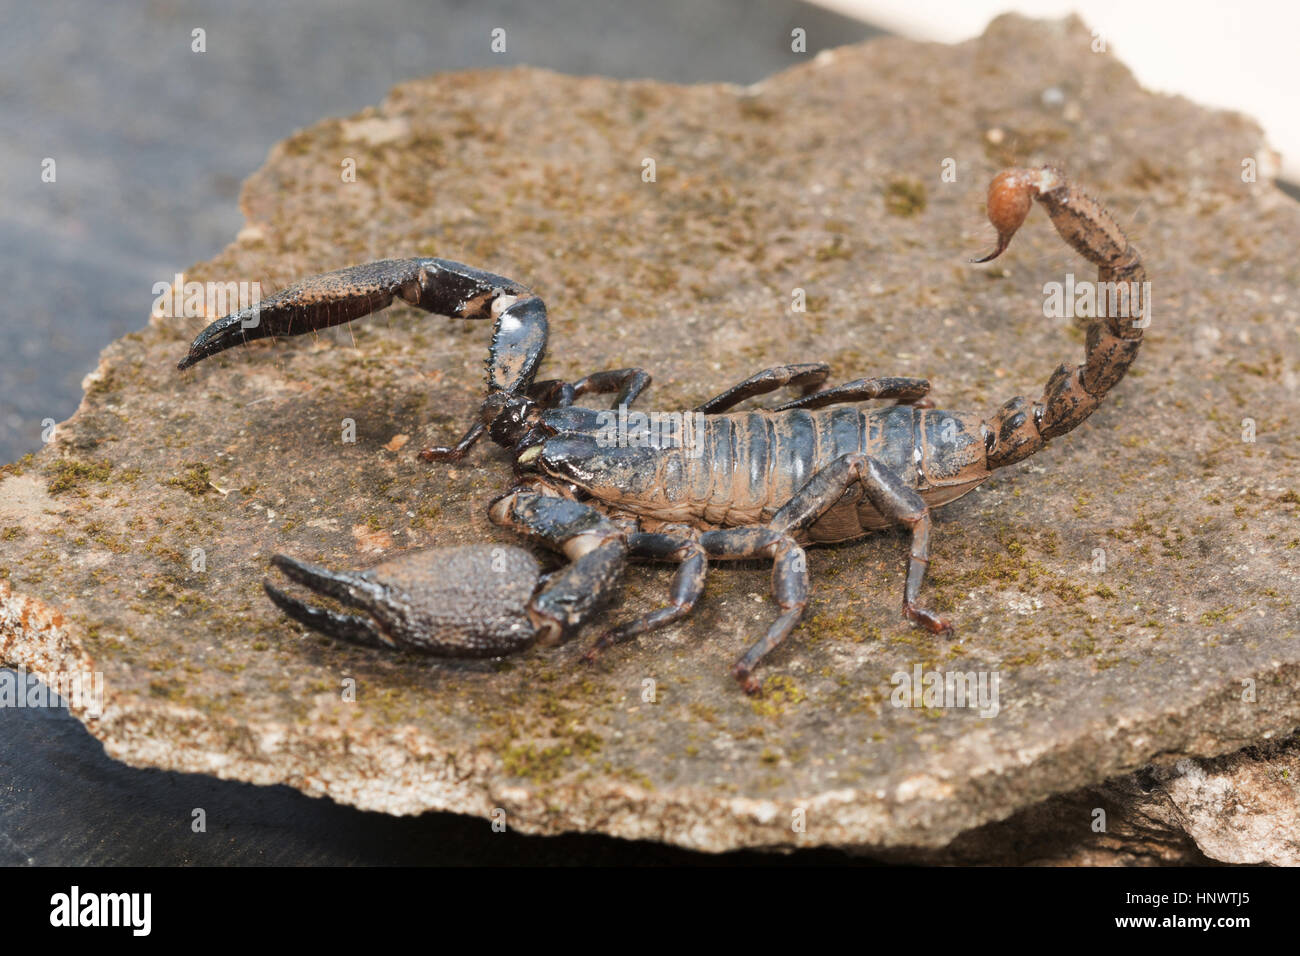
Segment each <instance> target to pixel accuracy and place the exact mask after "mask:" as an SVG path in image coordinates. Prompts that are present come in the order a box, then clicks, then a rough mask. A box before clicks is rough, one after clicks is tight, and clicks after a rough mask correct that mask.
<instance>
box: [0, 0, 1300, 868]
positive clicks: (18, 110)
mask: <svg viewBox="0 0 1300 956" xmlns="http://www.w3.org/2000/svg"><path fill="white" fill-rule="evenodd" d="M1072 10H1073V11H1076V12H1078V13H1079V14H1080V15H1081V16H1082V17H1083V18H1084V20H1085V21H1086V22H1087V23H1088V24H1089V25H1090V26H1091V27H1092V28H1094V29H1096V30H1099V31H1101V36H1102V37H1104V39H1105V41H1106V43H1107V48H1108V50H1110V51H1111V52H1113V53H1114V54H1115V55H1116V56H1118V57H1119V58H1120V59H1121V60H1122V61H1123V62H1124V63H1126V64H1127V65H1128V66H1129V67H1130V68H1131V69H1133V70H1134V72H1135V73H1136V75H1137V77H1138V79H1139V80H1140V81H1141V82H1142V83H1143V84H1144V85H1146V86H1147V87H1149V88H1151V89H1154V90H1157V91H1161V92H1169V93H1175V94H1183V95H1186V96H1188V97H1189V98H1191V99H1194V100H1196V101H1198V102H1201V103H1204V104H1207V105H1212V106H1219V107H1227V108H1232V109H1237V110H1240V111H1242V112H1245V113H1248V114H1250V115H1251V116H1253V117H1255V118H1256V119H1257V120H1259V121H1260V122H1261V123H1262V124H1263V125H1264V126H1265V128H1266V131H1267V134H1268V136H1269V139H1270V141H1271V142H1272V144H1273V146H1274V147H1275V148H1277V149H1278V150H1279V151H1281V152H1282V154H1283V175H1284V177H1287V178H1289V180H1290V181H1291V182H1292V183H1294V182H1300V111H1297V110H1296V108H1295V106H1294V96H1295V94H1296V92H1297V90H1300V83H1297V80H1298V79H1300V69H1298V68H1297V63H1296V53H1295V43H1296V37H1297V36H1300V4H1295V3H1284V2H1280V0H1278V2H1266V0H1259V2H1244V3H1238V4H1235V5H1233V6H1232V7H1231V8H1229V7H1227V6H1226V5H1224V4H1221V3H1212V2H1209V0H1186V2H1178V3H1172V2H1150V3H1142V2H1135V0H1128V2H1120V0H1074V2H1071V0H1021V2H1004V0H962V2H955V0H950V2H941V0H906V2H899V0H819V2H818V3H816V4H814V3H804V2H797V0H752V2H746V0H658V2H655V3H644V2H643V3H637V2H634V0H545V2H539V0H532V2H527V0H425V2H420V0H366V2H365V3H364V4H362V3H352V2H347V0H316V2H306V0H279V2H277V3H274V4H264V3H258V2H256V0H223V2H201V0H148V2H147V0H132V2H122V3H113V4H105V3H103V2H102V0H51V2H47V3H44V4H25V3H20V2H18V0H0V176H2V179H0V182H3V197H4V201H3V205H0V258H2V259H3V262H4V265H5V268H4V269H3V275H4V277H5V290H4V295H3V297H0V303H2V305H0V337H2V339H0V340H2V341H3V343H4V352H3V360H2V361H0V462H7V461H12V460H14V459H17V458H18V457H20V456H21V455H23V454H25V453H27V452H34V451H36V450H38V449H39V448H40V446H41V430H42V424H41V423H42V421H43V420H45V419H53V420H54V421H63V420H64V419H66V418H68V417H69V416H70V415H71V414H72V413H73V411H74V410H75V409H76V407H77V404H78V402H79V401H80V398H81V387H80V382H81V379H82V378H83V376H85V375H86V373H88V372H90V371H91V370H92V369H93V368H94V367H95V365H96V359H97V355H98V353H99V350H100V349H101V348H103V347H104V346H105V345H107V344H108V343H109V342H110V341H112V340H113V339H115V338H117V337H119V336H121V335H123V334H124V333H126V332H129V331H131V330H133V329H136V328H139V327H141V326H143V325H144V324H145V323H146V321H147V317H148V312H149V308H150V305H151V303H152V301H153V293H152V287H153V284H154V283H155V282H158V281H170V279H171V277H172V275H173V274H174V273H176V272H183V271H186V270H188V268H189V266H190V265H191V264H193V263H195V262H198V261H201V260H203V259H206V258H209V257H210V256H212V255H213V254H215V253H216V252H217V251H218V250H220V249H221V248H222V247H223V246H224V245H226V244H227V243H228V242H230V241H232V240H233V238H234V236H235V234H236V233H237V232H238V231H239V228H240V226H241V225H242V222H243V217H242V215H241V213H240V211H239V208H238V204H237V199H238V193H239V187H240V183H241V182H242V181H243V180H244V178H245V177H247V176H248V175H249V173H251V172H252V171H253V170H254V169H256V168H257V167H258V166H259V165H260V164H261V163H262V162H263V160H264V159H265V157H266V155H267V153H268V151H269V150H270V148H271V147H272V145H273V144H275V143H276V142H277V141H279V140H281V139H283V138H284V137H286V136H287V135H289V134H290V133H291V132H293V131H294V130H295V129H297V128H299V127H303V126H307V125H310V124H312V123H314V122H316V121H317V120H319V119H321V118H323V117H326V116H342V115H348V114H351V113H354V112H356V111H358V110H360V109H361V108H362V107H364V106H367V105H369V104H373V103H377V102H378V101H380V100H381V99H382V98H383V97H384V95H385V93H386V92H387V91H388V89H389V88H390V87H391V86H393V85H394V84H395V83H397V82H399V81H401V80H405V79H409V78H412V77H417V76H423V75H427V74H430V73H435V72H441V71H447V70H462V69H474V68H499V67H503V66H510V65H515V64H519V63H527V64H531V65H534V66H541V67H548V68H551V69H555V70H559V71H562V72H567V73H592V74H601V75H605V76H612V77H623V78H631V77H649V78H655V79H661V80H669V81H673V82H679V83H695V82H708V81H727V82H732V83H738V84H748V83H752V82H755V81H757V80H760V79H762V78H763V77H765V76H767V75H769V74H771V73H773V72H776V71H777V70H780V69H783V68H785V67H787V66H791V65H794V64H795V63H797V62H802V61H804V60H806V59H807V57H809V56H812V55H814V54H816V53H817V52H818V51H819V50H821V49H825V48H828V47H833V46H839V45H843V44H846V43H856V42H859V41H861V40H864V39H866V38H868V37H871V36H875V35H880V34H883V33H895V34H899V35H903V36H908V37H911V38H915V39H923V40H936V41H942V42H956V41H960V40H964V39H968V38H970V37H973V36H977V35H979V34H980V33H982V32H983V30H984V27H985V25H986V24H987V23H988V21H989V20H990V19H992V18H993V17H994V16H996V15H997V14H999V13H1003V12H1008V11H1017V12H1021V13H1025V14H1027V15H1031V16H1044V17H1059V16H1063V15H1065V14H1067V13H1069V12H1071V11H1072ZM498 26H502V27H505V28H506V29H507V31H508V34H509V37H510V44H509V50H508V52H507V53H505V54H495V53H492V52H491V51H490V50H489V47H488V42H487V41H488V37H489V36H490V33H491V30H492V29H493V28H494V27H498ZM196 28H201V29H203V30H204V31H205V34H206V37H205V40H206V52H205V53H203V54H202V55H195V54H194V53H192V52H191V49H190V45H191V32H192V31H193V30H194V29H196ZM795 28H802V29H804V30H805V31H806V36H807V53H806V54H796V53H794V52H792V51H791V43H790V36H791V31H792V30H794V29H795ZM46 158H52V159H54V160H55V163H56V170H57V182H56V183H53V184H51V183H46V182H42V179H41V167H42V162H43V161H44V160H45V159H46ZM1292 188H1293V189H1294V187H1292ZM1297 194H1298V195H1300V191H1297ZM167 371H168V370H166V369H163V370H160V372H159V374H166V373H167ZM2 546H3V545H0V547H2ZM195 806H203V807H206V808H208V820H209V833H208V834H206V835H205V836H204V837H203V838H200V839H197V840H196V839H193V838H192V837H193V835H192V834H190V831H189V827H188V821H189V813H190V809H191V808H192V807H195ZM755 858H756V857H755V856H754V855H750V854H733V855H729V856H726V857H722V858H709V857H702V856H700V855H696V854H691V853H688V852H686V851H681V850H675V849H668V848H665V847H659V846H652V845H629V844H625V843H621V842H619V841H614V840H610V839H606V838H601V837H562V838H552V839H542V838H530V837H524V836H519V835H516V834H493V833H491V832H490V830H489V828H488V827H487V825H486V824H485V823H483V822H482V821H481V820H478V819H465V818H459V817H456V816H453V815H450V814H428V815H425V816H423V817H420V818H416V819H391V818H387V817H384V816H382V815H379V814H367V813H361V812H359V811H355V810H351V809H349V808H346V807H341V806H336V805H334V804H331V803H328V802H326V801H322V800H313V799H309V798H307V797H304V796H302V795H301V794H299V793H297V792H296V791H292V790H289V789H288V788H285V787H269V788H258V787H252V786H248V785H243V784H234V783H225V782H221V781H215V780H211V779H208V778H205V777H199V776H191V775H183V774H171V773H163V772H160V771H151V770H132V769H129V768H126V767H124V766H121V765H119V764H116V763H115V762H113V761H112V760H109V759H108V758H107V757H106V756H105V755H104V753H103V750H102V748H101V747H100V745H99V744H98V743H97V742H96V741H95V740H94V739H93V738H91V737H90V736H89V735H88V734H87V733H86V732H85V731H84V729H83V728H82V727H81V725H80V724H79V723H77V722H76V721H75V720H73V719H72V718H71V717H70V716H69V715H68V714H67V712H66V711H64V710H59V709H44V710H41V709H27V708H22V709H0V864H6V865H31V864H36V865H40V864H80V863H97V864H113V863H136V864H148V863H161V864H180V863H196V864H204V863H206V864H217V863H223V862H238V863H257V862H265V863H385V862H393V863H414V862H429V863H460V862H466V863H468V862H479V863H482V862H487V863H507V862H534V863H565V862H609V863H614V862H629V861H639V862H682V861H708V860H710V859H716V860H717V861H718V862H734V861H735V860H737V859H741V860H747V861H748V860H752V859H755ZM782 859H783V860H784V861H785V862H795V863H798V862H810V861H813V862H831V861H838V860H843V859H846V858H844V857H842V856H840V855H839V854H837V853H834V852H832V851H825V852H822V851H812V852H808V853H801V854H796V855H794V856H793V857H788V858H782Z"/></svg>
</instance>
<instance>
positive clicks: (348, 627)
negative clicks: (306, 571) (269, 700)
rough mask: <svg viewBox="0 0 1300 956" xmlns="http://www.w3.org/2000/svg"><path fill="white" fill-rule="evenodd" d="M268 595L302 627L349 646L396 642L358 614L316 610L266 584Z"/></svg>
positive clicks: (384, 645)
mask: <svg viewBox="0 0 1300 956" xmlns="http://www.w3.org/2000/svg"><path fill="white" fill-rule="evenodd" d="M262 588H263V589H264V590H265V591H266V596H267V597H269V598H270V599H271V600H272V601H273V602H275V606H276V607H278V608H279V609H280V610H281V611H283V612H284V613H285V614H287V615H289V617H291V618H293V619H294V620H295V621H297V622H298V623H299V624H305V625H307V627H310V628H311V629H312V630H314V631H319V632H320V633H322V634H327V635H329V636H330V637H335V638H338V639H339V640H341V641H346V642H348V643H349V644H359V645H361V646H362V647H390V648H391V647H393V646H394V644H393V642H392V641H391V640H390V639H389V638H387V637H386V636H385V635H384V634H383V633H382V632H380V631H378V630H376V629H375V627H374V625H372V624H371V623H370V621H368V620H367V619H366V618H364V617H357V616H356V615H354V614H339V613H338V612H337V611H331V610H329V609H327V608H318V607H312V606H311V605H310V604H307V603H305V602H303V601H299V600H298V599H297V598H296V597H292V596H290V595H288V594H285V593H284V592H283V591H281V590H280V589H279V588H277V587H276V586H275V585H273V584H272V583H271V582H270V581H265V580H264V581H263V582H262Z"/></svg>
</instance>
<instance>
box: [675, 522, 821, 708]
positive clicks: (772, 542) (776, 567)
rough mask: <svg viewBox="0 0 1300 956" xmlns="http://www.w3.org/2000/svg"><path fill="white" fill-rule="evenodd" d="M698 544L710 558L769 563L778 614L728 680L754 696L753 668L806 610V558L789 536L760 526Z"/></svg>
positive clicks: (710, 535)
mask: <svg viewBox="0 0 1300 956" xmlns="http://www.w3.org/2000/svg"><path fill="white" fill-rule="evenodd" d="M700 544H701V545H703V547H704V550H705V551H707V552H708V554H709V556H710V557H714V558H722V559H727V560H740V559H744V558H771V559H772V597H773V598H775V599H776V603H777V606H778V607H779V608H780V609H781V613H780V615H779V616H778V617H777V619H776V620H775V621H773V622H772V624H771V626H770V627H768V629H767V633H766V634H764V635H763V636H762V637H761V638H759V639H758V640H757V641H755V642H754V644H753V645H752V646H751V647H750V648H749V650H747V651H745V653H744V654H743V655H741V658H740V660H738V661H736V664H735V666H734V667H732V669H731V676H732V677H734V678H736V680H737V681H739V682H740V686H741V687H743V688H744V689H745V693H746V694H758V693H759V692H760V691H761V690H762V685H761V684H760V683H759V682H758V679H757V678H755V677H754V676H753V670H754V668H755V667H756V666H757V665H758V662H759V661H761V660H762V659H763V657H764V656H765V655H766V654H767V653H768V652H769V651H771V650H772V648H774V647H776V646H777V645H778V644H780V643H781V642H782V641H784V640H785V638H786V635H788V634H789V633H790V632H791V631H792V630H794V626H795V625H796V624H798V623H799V619H800V618H802V617H803V612H804V609H805V608H807V607H808V564H807V557H806V556H805V554H804V550H803V548H801V547H800V546H799V542H797V541H796V540H795V539H794V537H793V536H791V535H788V534H783V533H782V532H780V531H775V530H773V529H772V528H771V527H763V526H762V525H751V526H749V527H744V528H724V529H722V530H719V531H706V532H704V533H703V534H701V535H700Z"/></svg>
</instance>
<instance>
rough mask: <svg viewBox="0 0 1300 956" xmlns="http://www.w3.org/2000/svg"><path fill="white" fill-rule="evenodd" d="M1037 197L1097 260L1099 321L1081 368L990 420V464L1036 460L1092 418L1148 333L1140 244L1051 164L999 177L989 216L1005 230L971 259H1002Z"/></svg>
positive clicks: (1065, 235)
mask: <svg viewBox="0 0 1300 956" xmlns="http://www.w3.org/2000/svg"><path fill="white" fill-rule="evenodd" d="M1034 199H1037V200H1038V201H1039V202H1040V203H1041V204H1042V205H1043V208H1045V209H1046V210H1047V214H1048V216H1050V217H1051V219H1052V225H1054V226H1055V227H1056V231H1057V232H1058V233H1060V234H1061V238H1062V239H1064V240H1065V241H1066V242H1068V243H1069V244H1070V245H1071V246H1072V247H1074V249H1075V250H1076V251H1077V252H1078V253H1079V254H1080V255H1082V256H1083V257H1084V258H1085V259H1087V260H1088V261H1089V262H1093V263H1095V264H1096V265H1097V283H1098V284H1097V289H1096V293H1097V294H1096V300H1095V301H1096V305H1097V308H1096V314H1097V318H1096V319H1095V320H1094V321H1093V323H1092V324H1091V325H1090V326H1089V327H1088V337H1087V345H1086V347H1085V357H1084V362H1083V364H1082V365H1079V366H1075V367H1073V368H1071V367H1070V366H1069V365H1064V364H1063V365H1060V366H1058V367H1057V369H1056V371H1055V372H1053V373H1052V376H1051V378H1049V379H1048V380H1047V385H1046V387H1045V388H1044V389H1043V394H1042V396H1041V397H1040V398H1039V399H1038V400H1037V401H1035V402H1032V403H1031V402H1029V400H1028V399H1026V398H1025V396H1023V395H1017V396H1016V397H1015V398H1013V399H1011V400H1010V401H1009V402H1007V403H1006V404H1005V405H1003V406H1002V407H1001V408H1000V409H998V410H997V412H995V413H994V415H993V417H992V418H991V419H989V420H988V421H987V422H986V423H985V424H986V426H987V428H988V439H987V440H988V443H989V445H988V459H987V460H988V466H989V468H1001V467H1002V466H1004V465H1009V464H1012V463H1013V462H1017V461H1020V460H1021V459H1022V458H1027V457H1029V456H1030V455H1032V454H1034V452H1036V451H1038V450H1039V449H1040V448H1042V447H1043V446H1044V445H1046V444H1047V442H1048V441H1049V440H1050V439H1053V438H1055V437H1056V436H1057V435H1064V434H1065V433H1066V432H1068V431H1070V430H1071V429H1073V428H1074V427H1075V426H1076V425H1078V424H1079V423H1080V422H1082V421H1083V420H1084V419H1085V418H1087V417H1088V416H1089V415H1091V414H1092V412H1093V410H1094V409H1095V408H1096V407H1097V406H1098V405H1100V404H1101V400H1102V399H1103V398H1105V397H1106V393H1107V392H1108V391H1110V390H1111V389H1112V388H1113V387H1114V386H1115V384H1116V383H1117V382H1118V381H1119V380H1120V379H1121V378H1123V377H1124V373H1125V372H1127V371H1128V367H1129V366H1130V365H1131V364H1132V363H1133V359H1134V358H1136V357H1137V353H1138V349H1139V348H1140V347H1141V345H1142V332H1143V330H1144V329H1145V328H1146V327H1147V325H1148V324H1149V323H1150V302H1149V294H1148V288H1147V284H1146V270H1145V269H1144V268H1143V266H1142V257H1141V256H1140V255H1139V254H1138V251H1137V248H1136V247H1135V246H1133V245H1132V244H1131V243H1130V242H1129V241H1128V238H1127V237H1126V236H1125V235H1124V232H1123V231H1122V230H1121V229H1120V227H1119V225H1118V224H1117V223H1116V222H1115V220H1114V218H1112V216H1111V215H1110V213H1109V212H1107V211H1106V210H1105V209H1104V208H1103V207H1102V205H1101V204H1100V203H1099V202H1097V201H1096V200H1095V199H1092V198H1091V197H1089V196H1086V195H1084V193H1083V192H1082V191H1081V190H1080V189H1079V188H1078V187H1077V186H1075V185H1074V184H1073V183H1071V182H1070V181H1069V180H1067V179H1066V178H1065V175H1064V174H1063V173H1062V172H1061V171H1060V170H1059V169H1055V168H1053V167H1051V166H1044V167H1042V168H1041V169H1008V170H1005V171H1003V172H1001V173H999V174H998V175H997V177H995V178H994V180H993V182H992V183H991V184H990V185H989V198H988V213H989V221H990V222H991V223H993V226H994V228H996V229H997V231H998V244H997V248H996V249H994V250H993V252H991V253H989V254H988V255H987V256H984V257H983V258H982V259H975V260H972V261H974V262H990V261H992V260H993V259H996V258H997V257H998V256H1000V255H1001V254H1002V253H1003V251H1004V250H1005V249H1006V248H1007V246H1008V245H1010V243H1011V237H1012V236H1013V235H1015V232H1016V230H1017V229H1019V228H1020V225H1021V223H1023V222H1024V221H1025V216H1026V215H1028V213H1029V207H1030V206H1031V205H1033V200H1034Z"/></svg>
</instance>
